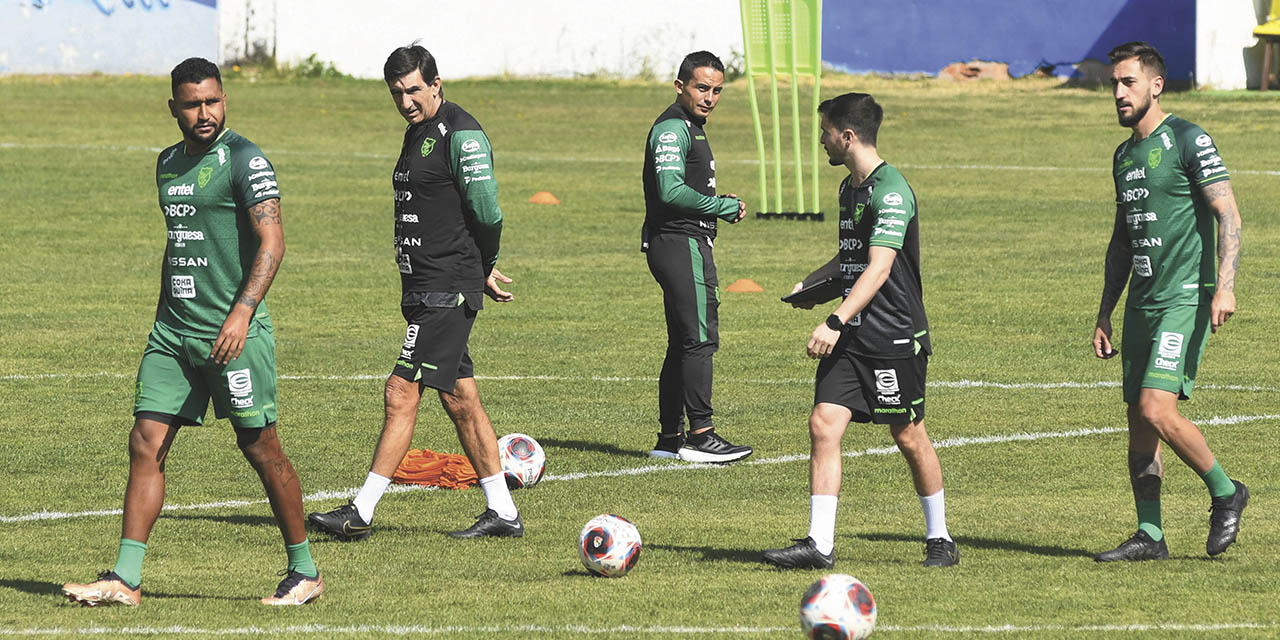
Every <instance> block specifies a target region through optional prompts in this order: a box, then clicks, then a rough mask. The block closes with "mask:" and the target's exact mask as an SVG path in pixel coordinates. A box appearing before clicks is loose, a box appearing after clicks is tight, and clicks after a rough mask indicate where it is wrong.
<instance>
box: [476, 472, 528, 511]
mask: <svg viewBox="0 0 1280 640" xmlns="http://www.w3.org/2000/svg"><path fill="white" fill-rule="evenodd" d="M480 488H482V489H484V499H485V500H486V501H487V502H488V503H489V508H490V509H493V510H494V511H497V512H498V517H499V518H502V519H503V520H515V519H516V516H518V515H520V512H519V511H517V510H516V503H515V502H512V500H511V490H510V489H508V488H507V478H506V477H505V476H503V475H502V472H498V473H495V474H493V475H491V476H489V477H488V478H480Z"/></svg>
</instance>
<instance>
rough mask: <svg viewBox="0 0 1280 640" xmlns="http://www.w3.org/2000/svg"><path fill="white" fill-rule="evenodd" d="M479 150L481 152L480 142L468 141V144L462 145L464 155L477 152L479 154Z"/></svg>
mask: <svg viewBox="0 0 1280 640" xmlns="http://www.w3.org/2000/svg"><path fill="white" fill-rule="evenodd" d="M479 150H480V141H479V140H468V141H466V142H464V143H462V152H463V153H475V152H477V151H479Z"/></svg>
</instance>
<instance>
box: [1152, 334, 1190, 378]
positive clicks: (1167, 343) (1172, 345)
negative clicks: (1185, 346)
mask: <svg viewBox="0 0 1280 640" xmlns="http://www.w3.org/2000/svg"><path fill="white" fill-rule="evenodd" d="M1183 339H1184V338H1183V335H1182V334H1181V333H1174V332H1172V331H1161V332H1160V344H1159V345H1158V346H1157V347H1156V353H1157V354H1158V355H1157V356H1156V361H1155V366H1156V368H1157V369H1164V370H1166V371H1177V370H1178V360H1180V359H1181V358H1182V342H1183Z"/></svg>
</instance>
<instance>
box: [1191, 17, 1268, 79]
mask: <svg viewBox="0 0 1280 640" xmlns="http://www.w3.org/2000/svg"><path fill="white" fill-rule="evenodd" d="M1270 7H1271V1H1270V0H1196V86H1197V87H1199V88H1203V89H1244V88H1246V87H1248V88H1250V89H1256V88H1257V87H1258V80H1259V78H1261V74H1262V44H1261V43H1260V42H1259V41H1258V39H1257V38H1255V37H1253V28H1254V27H1256V26H1258V24H1260V23H1261V22H1262V21H1264V20H1266V16H1267V11H1269V10H1270Z"/></svg>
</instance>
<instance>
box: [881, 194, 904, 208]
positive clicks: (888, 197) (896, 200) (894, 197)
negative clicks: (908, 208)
mask: <svg viewBox="0 0 1280 640" xmlns="http://www.w3.org/2000/svg"><path fill="white" fill-rule="evenodd" d="M880 201H881V202H883V203H885V204H887V205H889V206H891V207H896V206H898V205H900V204H902V194H901V193H898V192H897V191H892V192H890V193H886V194H884V197H883V198H881V199H880Z"/></svg>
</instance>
